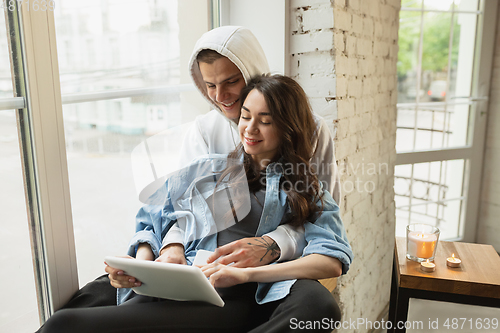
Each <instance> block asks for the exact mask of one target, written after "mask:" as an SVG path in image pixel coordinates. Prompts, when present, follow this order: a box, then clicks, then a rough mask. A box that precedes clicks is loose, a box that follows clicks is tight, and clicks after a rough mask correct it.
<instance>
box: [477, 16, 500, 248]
mask: <svg viewBox="0 0 500 333" xmlns="http://www.w3.org/2000/svg"><path fill="white" fill-rule="evenodd" d="M498 14H499V15H497V26H496V40H495V55H494V58H493V72H492V78H491V87H490V96H489V98H490V100H489V107H488V125H487V131H486V144H485V145H486V146H485V150H484V162H483V181H482V191H481V203H480V205H481V207H480V210H479V216H478V227H477V228H478V229H477V242H478V243H484V244H491V245H493V247H494V248H495V250H496V251H497V252H500V222H499V220H498V217H499V216H500V172H499V170H500V169H499V166H500V95H499V94H498V92H499V91H500V20H499V19H498V17H500V7H499V13H498Z"/></svg>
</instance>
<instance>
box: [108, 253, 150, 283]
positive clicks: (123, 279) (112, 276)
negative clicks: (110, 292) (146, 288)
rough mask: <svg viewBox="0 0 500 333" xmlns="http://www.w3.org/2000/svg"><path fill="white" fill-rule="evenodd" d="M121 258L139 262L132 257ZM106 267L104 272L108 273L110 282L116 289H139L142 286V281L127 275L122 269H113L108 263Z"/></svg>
mask: <svg viewBox="0 0 500 333" xmlns="http://www.w3.org/2000/svg"><path fill="white" fill-rule="evenodd" d="M121 258H127V259H131V260H137V259H135V258H132V257H130V256H123V257H121ZM105 264H106V267H105V268H104V270H105V271H106V273H108V274H109V275H108V276H109V282H110V283H111V285H112V286H113V287H115V288H133V287H139V286H140V285H141V281H139V280H137V279H136V278H135V277H133V276H130V275H125V272H124V271H123V270H121V269H118V268H113V267H111V266H109V265H108V264H107V263H106V262H105Z"/></svg>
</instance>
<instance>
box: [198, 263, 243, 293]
mask: <svg viewBox="0 0 500 333" xmlns="http://www.w3.org/2000/svg"><path fill="white" fill-rule="evenodd" d="M201 271H202V272H203V273H204V274H205V276H206V277H210V283H211V284H212V286H214V287H216V288H227V287H232V286H235V285H237V284H242V283H246V282H248V280H249V276H248V274H247V269H246V268H238V267H233V266H232V265H231V266H226V265H223V264H220V263H217V262H214V263H212V264H208V265H205V266H203V267H201Z"/></svg>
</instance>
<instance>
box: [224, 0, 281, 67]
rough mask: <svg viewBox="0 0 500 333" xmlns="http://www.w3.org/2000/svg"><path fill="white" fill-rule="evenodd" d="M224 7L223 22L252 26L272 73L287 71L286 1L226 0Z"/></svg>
mask: <svg viewBox="0 0 500 333" xmlns="http://www.w3.org/2000/svg"><path fill="white" fill-rule="evenodd" d="M222 7H223V15H222V25H240V26H244V27H246V28H248V29H250V30H251V31H252V32H253V34H254V35H255V37H257V40H258V41H259V42H260V43H261V45H262V48H263V49H264V52H265V54H266V57H267V60H268V62H269V67H270V69H271V73H284V72H285V36H286V31H285V28H286V25H285V16H286V11H285V7H286V3H285V0H272V1H270V0H252V1H248V0H226V1H222Z"/></svg>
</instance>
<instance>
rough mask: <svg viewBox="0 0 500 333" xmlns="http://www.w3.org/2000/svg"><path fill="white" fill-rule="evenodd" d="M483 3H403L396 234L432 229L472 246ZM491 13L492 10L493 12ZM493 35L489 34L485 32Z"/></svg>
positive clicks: (484, 55)
mask: <svg viewBox="0 0 500 333" xmlns="http://www.w3.org/2000/svg"><path fill="white" fill-rule="evenodd" d="M490 5H491V3H489V2H488V1H479V0H441V1H429V0H403V2H402V8H401V12H400V27H399V42H398V43H399V54H398V65H397V66H398V68H397V69H398V105H397V108H398V118H397V139H396V149H397V152H398V156H397V160H396V169H395V182H394V190H395V201H396V234H397V235H398V236H403V235H404V232H405V231H404V230H405V226H406V225H407V224H408V223H414V222H422V223H428V224H432V225H435V226H437V227H439V228H440V230H441V237H442V238H445V239H457V240H458V239H465V240H468V241H474V239H475V223H476V216H477V205H478V200H477V198H478V197H479V185H480V184H479V180H480V175H481V170H482V167H481V164H482V150H483V148H482V146H483V142H484V132H485V127H484V126H485V117H484V114H485V108H486V103H484V101H485V100H487V94H488V91H489V90H488V85H489V83H488V81H489V75H488V74H489V71H490V69H491V60H488V54H489V52H488V46H487V45H488V43H489V44H491V43H492V39H491V38H492V35H493V33H492V32H490V31H489V30H488V29H485V28H483V27H487V26H493V25H494V17H493V19H492V21H490V20H491V18H490V15H488V14H487V13H488V12H489V11H492V9H491V8H489V7H488V6H490ZM493 11H495V10H493ZM490 30H491V29H490Z"/></svg>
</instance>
